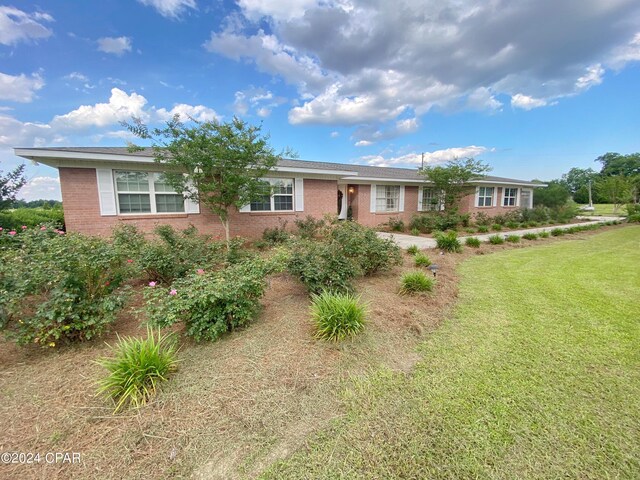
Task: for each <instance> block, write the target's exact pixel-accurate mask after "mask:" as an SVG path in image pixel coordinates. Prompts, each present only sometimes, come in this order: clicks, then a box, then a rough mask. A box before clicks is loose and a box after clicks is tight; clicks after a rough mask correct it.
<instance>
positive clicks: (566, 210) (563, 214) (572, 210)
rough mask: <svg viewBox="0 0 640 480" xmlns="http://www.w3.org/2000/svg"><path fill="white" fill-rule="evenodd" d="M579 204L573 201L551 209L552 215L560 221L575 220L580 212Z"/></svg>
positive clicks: (552, 217)
mask: <svg viewBox="0 0 640 480" xmlns="http://www.w3.org/2000/svg"><path fill="white" fill-rule="evenodd" d="M579 211H580V210H579V208H578V205H577V204H576V203H575V202H573V201H568V202H567V203H566V204H564V205H561V206H559V207H555V208H553V209H551V213H550V217H551V219H552V220H554V221H556V222H559V223H568V222H570V221H571V220H573V219H574V218H575V217H576V215H578V213H579Z"/></svg>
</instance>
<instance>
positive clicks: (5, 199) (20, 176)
mask: <svg viewBox="0 0 640 480" xmlns="http://www.w3.org/2000/svg"><path fill="white" fill-rule="evenodd" d="M25 183H27V179H26V178H25V177H24V164H22V165H18V166H17V167H16V168H14V169H13V170H12V171H10V172H9V173H7V174H6V175H2V171H0V210H4V209H5V208H9V207H10V206H11V204H12V203H13V202H14V201H15V199H16V194H17V193H18V190H20V189H21V188H22V187H23V186H24V184H25Z"/></svg>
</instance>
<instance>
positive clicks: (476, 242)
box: [464, 237, 480, 248]
mask: <svg viewBox="0 0 640 480" xmlns="http://www.w3.org/2000/svg"><path fill="white" fill-rule="evenodd" d="M464 244H465V245H466V246H467V247H472V248H480V239H479V238H478V237H467V238H466V239H465V241H464Z"/></svg>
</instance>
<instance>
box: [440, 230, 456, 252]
mask: <svg viewBox="0 0 640 480" xmlns="http://www.w3.org/2000/svg"><path fill="white" fill-rule="evenodd" d="M435 239H436V246H437V247H438V248H439V249H440V250H444V251H446V252H461V251H462V245H461V244H460V240H458V234H457V233H456V232H440V233H437V234H436V235H435Z"/></svg>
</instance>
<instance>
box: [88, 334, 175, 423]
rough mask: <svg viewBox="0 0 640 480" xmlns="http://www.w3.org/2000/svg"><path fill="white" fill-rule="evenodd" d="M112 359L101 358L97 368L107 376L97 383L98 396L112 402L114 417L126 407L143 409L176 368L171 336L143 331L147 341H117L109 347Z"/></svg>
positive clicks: (136, 339)
mask: <svg viewBox="0 0 640 480" xmlns="http://www.w3.org/2000/svg"><path fill="white" fill-rule="evenodd" d="M111 350H112V351H113V353H114V356H113V357H106V358H101V359H99V360H98V361H97V363H98V364H99V365H101V366H102V367H104V368H106V369H107V371H108V372H109V373H108V375H107V376H105V377H104V378H102V379H101V380H100V381H99V382H98V393H99V394H101V395H104V396H106V397H107V398H109V399H111V400H113V402H114V404H115V409H114V412H113V413H117V412H118V411H120V410H121V409H122V408H124V407H127V406H133V407H136V408H138V407H140V406H142V405H145V404H146V403H147V402H148V401H149V399H150V398H151V397H152V396H154V395H155V394H156V392H157V390H158V389H159V386H160V383H162V382H164V381H166V380H167V379H168V378H169V375H171V373H173V372H174V371H175V370H176V368H177V364H178V360H177V349H176V342H175V338H174V335H173V334H165V335H163V334H161V333H160V332H159V331H158V332H157V334H156V333H155V332H154V331H153V330H151V329H148V330H147V338H144V339H139V338H132V337H124V338H118V343H117V344H116V345H115V347H111Z"/></svg>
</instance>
